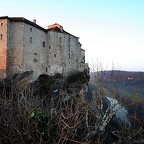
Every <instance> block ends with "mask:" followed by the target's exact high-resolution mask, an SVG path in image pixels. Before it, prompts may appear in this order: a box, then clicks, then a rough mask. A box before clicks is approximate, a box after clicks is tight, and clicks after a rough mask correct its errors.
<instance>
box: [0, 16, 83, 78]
mask: <svg viewBox="0 0 144 144" xmlns="http://www.w3.org/2000/svg"><path fill="white" fill-rule="evenodd" d="M58 29H59V28H57V30H53V29H50V30H49V29H48V30H46V29H43V28H41V27H40V26H38V25H36V24H35V23H33V22H30V21H28V20H26V19H24V18H8V17H4V18H2V17H0V62H1V63H0V70H1V71H2V72H4V73H5V74H7V76H8V77H13V76H14V75H15V74H16V73H20V72H25V71H33V78H32V79H33V80H36V79H37V77H38V76H39V75H40V74H48V75H54V74H56V73H61V74H63V75H67V74H69V73H70V72H72V71H80V70H81V61H82V57H84V55H85V53H83V52H81V44H80V43H79V41H78V37H75V36H73V35H71V34H69V33H67V32H66V31H64V30H63V29H62V30H61V29H60V30H58ZM83 63H84V62H83ZM6 71H7V72H6ZM0 77H2V76H1V73H0Z"/></svg>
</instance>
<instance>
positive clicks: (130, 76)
mask: <svg viewBox="0 0 144 144" xmlns="http://www.w3.org/2000/svg"><path fill="white" fill-rule="evenodd" d="M96 79H101V80H103V81H123V80H143V81H144V72H131V71H119V70H110V71H98V72H92V73H90V81H94V80H96Z"/></svg>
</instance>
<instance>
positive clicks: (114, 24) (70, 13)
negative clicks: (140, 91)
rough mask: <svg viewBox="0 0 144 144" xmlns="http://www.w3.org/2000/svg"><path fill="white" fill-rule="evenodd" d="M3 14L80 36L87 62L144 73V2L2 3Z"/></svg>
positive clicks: (68, 0) (8, 0) (21, 0)
mask: <svg viewBox="0 0 144 144" xmlns="http://www.w3.org/2000/svg"><path fill="white" fill-rule="evenodd" d="M0 6H1V8H0V15H1V16H9V17H25V18H26V19H28V20H32V19H36V20H37V24H38V25H40V26H42V27H44V28H47V26H48V25H51V24H53V23H55V22H57V23H59V24H61V25H62V26H63V28H64V30H65V31H67V32H69V33H71V34H73V35H76V36H78V37H80V39H79V41H80V43H81V44H82V48H83V49H85V50H86V61H87V62H89V63H95V62H96V61H97V60H99V61H101V63H102V65H104V67H107V68H111V65H112V63H114V65H115V66H116V67H117V68H118V69H121V70H130V71H144V0H3V1H1V4H0Z"/></svg>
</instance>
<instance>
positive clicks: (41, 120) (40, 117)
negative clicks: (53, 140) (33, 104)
mask: <svg viewBox="0 0 144 144" xmlns="http://www.w3.org/2000/svg"><path fill="white" fill-rule="evenodd" d="M30 120H33V121H35V122H36V124H37V126H38V131H39V132H40V133H42V139H43V141H48V133H47V132H48V127H47V123H48V117H47V115H46V114H45V113H43V112H42V111H41V110H40V109H37V110H35V111H33V112H31V113H30Z"/></svg>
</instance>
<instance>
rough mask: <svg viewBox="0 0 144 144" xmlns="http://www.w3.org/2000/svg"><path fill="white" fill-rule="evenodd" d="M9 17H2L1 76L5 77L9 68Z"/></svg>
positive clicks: (0, 22) (0, 23)
mask: <svg viewBox="0 0 144 144" xmlns="http://www.w3.org/2000/svg"><path fill="white" fill-rule="evenodd" d="M6 56H7V19H0V76H1V77H2V78H3V77H5V76H6V75H5V72H6V68H7V65H6V63H7V60H6Z"/></svg>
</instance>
